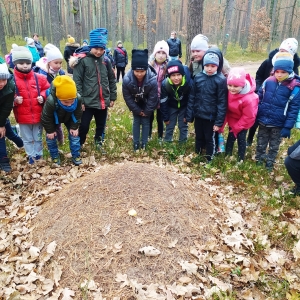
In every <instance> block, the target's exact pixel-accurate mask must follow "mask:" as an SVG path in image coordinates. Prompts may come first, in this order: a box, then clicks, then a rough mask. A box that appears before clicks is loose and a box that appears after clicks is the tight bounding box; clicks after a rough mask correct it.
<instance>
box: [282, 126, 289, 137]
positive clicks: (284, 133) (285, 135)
mask: <svg viewBox="0 0 300 300" xmlns="http://www.w3.org/2000/svg"><path fill="white" fill-rule="evenodd" d="M280 136H281V137H283V138H288V139H289V138H290V137H291V129H289V128H285V127H283V128H282V129H281V132H280Z"/></svg>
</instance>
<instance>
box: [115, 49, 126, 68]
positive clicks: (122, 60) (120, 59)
mask: <svg viewBox="0 0 300 300" xmlns="http://www.w3.org/2000/svg"><path fill="white" fill-rule="evenodd" d="M120 49H121V50H122V51H123V52H124V53H125V56H124V55H123V54H122V53H120V52H119V51H118V47H117V48H115V51H114V57H113V59H114V62H115V66H116V67H119V68H125V67H126V65H127V64H128V55H127V51H126V49H125V48H123V47H122V48H120Z"/></svg>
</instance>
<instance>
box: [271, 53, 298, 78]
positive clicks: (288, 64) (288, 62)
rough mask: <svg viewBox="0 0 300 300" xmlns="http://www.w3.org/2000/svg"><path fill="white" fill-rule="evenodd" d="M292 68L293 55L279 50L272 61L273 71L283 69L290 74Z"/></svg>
mask: <svg viewBox="0 0 300 300" xmlns="http://www.w3.org/2000/svg"><path fill="white" fill-rule="evenodd" d="M293 68H294V60H293V56H292V55H291V54H290V53H287V52H279V53H277V54H276V60H275V61H274V71H277V70H283V71H285V72H288V73H289V74H291V73H292V72H293Z"/></svg>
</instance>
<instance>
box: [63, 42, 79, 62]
mask: <svg viewBox="0 0 300 300" xmlns="http://www.w3.org/2000/svg"><path fill="white" fill-rule="evenodd" d="M79 47H80V45H79V44H77V43H73V44H70V43H67V44H66V47H65V51H64V59H65V61H66V62H67V63H69V59H70V57H71V56H72V55H73V54H74V52H75V50H76V49H78V48H79Z"/></svg>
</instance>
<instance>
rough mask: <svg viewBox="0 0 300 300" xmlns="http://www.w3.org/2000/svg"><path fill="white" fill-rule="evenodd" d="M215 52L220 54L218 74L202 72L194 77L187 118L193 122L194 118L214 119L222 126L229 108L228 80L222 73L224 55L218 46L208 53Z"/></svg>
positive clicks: (215, 122) (215, 123) (216, 123)
mask: <svg viewBox="0 0 300 300" xmlns="http://www.w3.org/2000/svg"><path fill="white" fill-rule="evenodd" d="M209 52H213V53H215V54H217V55H218V56H219V60H220V64H219V67H218V70H217V74H215V75H212V76H208V75H206V74H205V73H203V72H201V73H199V74H197V75H196V76H195V78H194V82H193V85H192V90H191V92H190V97H189V101H188V106H187V111H186V120H187V122H193V121H194V118H201V119H205V120H210V121H214V125H216V126H219V127H221V126H222V125H223V123H224V120H225V115H226V110H227V93H228V90H227V80H226V78H225V76H224V75H223V74H222V73H221V72H222V68H223V56H222V53H221V51H220V50H219V49H218V48H210V49H208V50H207V51H206V53H209Z"/></svg>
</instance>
